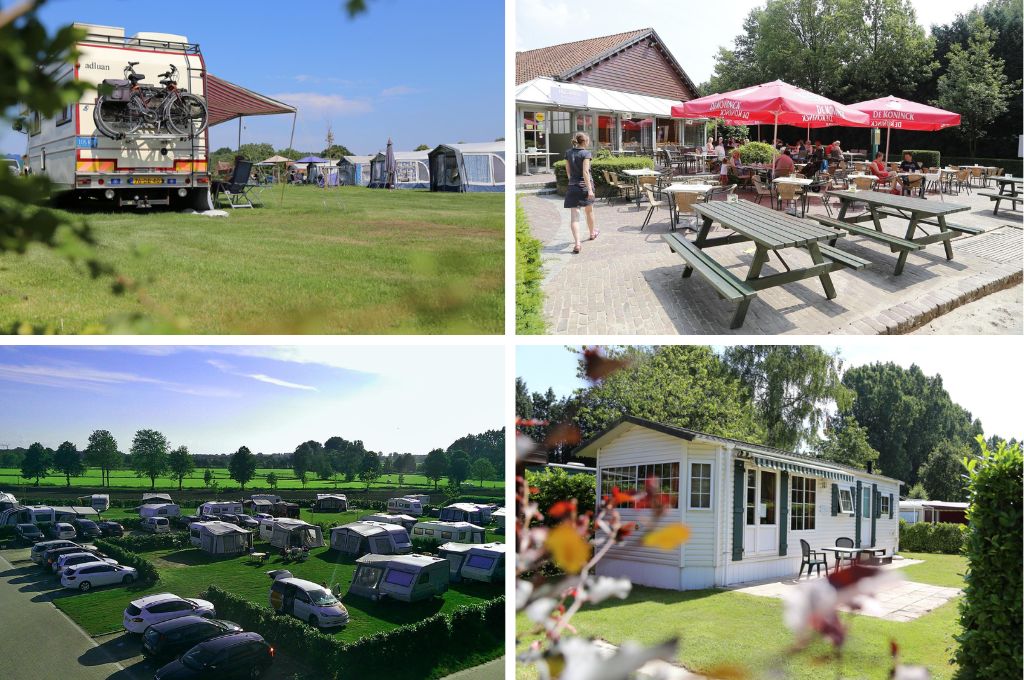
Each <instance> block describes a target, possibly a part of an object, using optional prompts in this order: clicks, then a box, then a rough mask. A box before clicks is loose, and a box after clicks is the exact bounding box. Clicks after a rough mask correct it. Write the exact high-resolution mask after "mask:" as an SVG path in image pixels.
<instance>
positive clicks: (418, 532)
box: [412, 527, 423, 536]
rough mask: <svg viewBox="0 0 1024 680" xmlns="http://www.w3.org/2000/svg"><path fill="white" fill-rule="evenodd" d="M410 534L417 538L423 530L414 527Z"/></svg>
mask: <svg viewBox="0 0 1024 680" xmlns="http://www.w3.org/2000/svg"><path fill="white" fill-rule="evenodd" d="M412 533H414V534H416V535H417V536H419V535H421V534H422V533H423V529H421V528H419V527H416V528H415V529H413V530H412Z"/></svg>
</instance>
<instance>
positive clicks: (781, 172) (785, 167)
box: [772, 149, 796, 177]
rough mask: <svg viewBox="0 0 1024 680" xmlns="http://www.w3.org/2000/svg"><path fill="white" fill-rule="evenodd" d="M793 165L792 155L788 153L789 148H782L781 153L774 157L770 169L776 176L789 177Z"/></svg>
mask: <svg viewBox="0 0 1024 680" xmlns="http://www.w3.org/2000/svg"><path fill="white" fill-rule="evenodd" d="M795 167H796V166H795V165H794V164H793V157H792V156H790V155H789V149H783V150H782V153H780V154H779V155H778V157H776V159H775V162H774V163H772V170H774V171H775V176H776V177H789V176H790V175H791V174H793V169H794V168H795Z"/></svg>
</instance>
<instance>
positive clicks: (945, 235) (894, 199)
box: [815, 190, 983, 276]
mask: <svg viewBox="0 0 1024 680" xmlns="http://www.w3.org/2000/svg"><path fill="white" fill-rule="evenodd" d="M828 195H829V196H832V197H834V198H836V199H838V200H839V203H840V207H839V214H838V216H837V217H836V219H835V220H832V219H828V218H824V217H816V218H815V219H817V220H818V222H820V223H821V224H823V225H826V226H831V227H834V228H836V229H845V230H846V231H848V232H853V233H856V234H859V235H861V236H866V237H868V238H872V239H874V240H876V241H882V242H884V243H886V244H887V245H888V246H889V247H890V248H891V249H892V250H893V251H894V252H895V251H899V253H900V254H899V257H898V258H897V260H896V271H895V275H896V276H899V275H900V274H902V273H903V265H904V264H906V262H907V255H909V254H910V252H911V251H912V250H921V249H922V248H923V247H924V246H926V245H928V244H930V243H937V242H940V241H941V242H942V246H943V247H944V248H945V250H946V259H947V260H952V259H953V244H951V243H950V239H952V238H953V237H954V236H956V234H957V232H960V233H967V234H978V233H981V232H982V231H983V230H981V229H976V228H973V227H966V226H962V225H953V224H950V223H948V222H947V221H946V215H950V214H952V213H958V212H964V211H966V210H970V208H969V207H968V206H966V205H957V204H955V203H944V202H939V203H936V202H935V201H929V200H926V199H923V198H914V197H911V196H894V195H893V194H890V193H887V192H882V191H849V190H846V191H829V192H828ZM854 203H863V204H865V205H867V208H868V216H866V217H868V218H870V220H871V221H872V223H873V224H874V229H871V228H870V227H867V226H864V225H860V224H858V222H861V221H866V220H865V219H863V218H858V219H852V218H847V217H846V213H847V211H848V210H849V209H850V206H852V205H853V204H854ZM885 217H896V218H897V219H905V220H907V232H906V235H905V236H904V237H903V238H899V237H896V236H892V235H890V234H887V233H885V232H884V231H883V230H882V222H881V220H882V219H883V218H885ZM922 224H929V225H932V226H936V227H938V229H939V231H938V232H936V233H934V234H929V233H927V232H925V231H924V229H923V228H922V227H921V225H922ZM918 229H921V231H922V232H923V233H924V235H923V236H919V237H917V238H915V237H914V236H915V233H916V232H917V230H918Z"/></svg>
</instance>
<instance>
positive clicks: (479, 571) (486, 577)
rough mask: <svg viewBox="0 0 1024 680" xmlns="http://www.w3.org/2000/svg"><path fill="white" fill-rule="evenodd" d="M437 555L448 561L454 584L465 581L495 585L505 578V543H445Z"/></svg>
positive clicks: (439, 548)
mask: <svg viewBox="0 0 1024 680" xmlns="http://www.w3.org/2000/svg"><path fill="white" fill-rule="evenodd" d="M437 554H438V556H440V557H443V558H444V559H446V560H448V562H449V564H450V566H451V580H452V582H453V583H457V582H459V581H461V580H463V579H469V580H471V581H483V582H485V583H493V582H496V581H502V580H504V578H505V544H504V543H484V544H483V545H474V544H472V543H445V544H444V545H440V546H438V548H437Z"/></svg>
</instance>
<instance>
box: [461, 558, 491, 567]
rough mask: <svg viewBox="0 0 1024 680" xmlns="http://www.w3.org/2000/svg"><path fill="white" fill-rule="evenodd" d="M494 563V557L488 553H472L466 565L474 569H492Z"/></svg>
mask: <svg viewBox="0 0 1024 680" xmlns="http://www.w3.org/2000/svg"><path fill="white" fill-rule="evenodd" d="M493 564H494V558H493V557H487V556H486V555H470V556H469V559H468V560H466V566H467V567H473V568H474V569H490V568H491V566H492V565H493Z"/></svg>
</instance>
